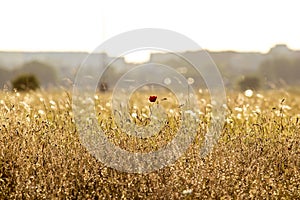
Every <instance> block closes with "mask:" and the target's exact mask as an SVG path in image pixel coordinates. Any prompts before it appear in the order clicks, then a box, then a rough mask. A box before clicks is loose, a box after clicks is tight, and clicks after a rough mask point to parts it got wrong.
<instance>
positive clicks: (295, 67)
mask: <svg viewBox="0 0 300 200" xmlns="http://www.w3.org/2000/svg"><path fill="white" fill-rule="evenodd" d="M299 5H300V3H298V1H296V0H294V1H292V0H286V1H273V2H271V1H258V0H254V1H253V0H252V1H238V0H228V1H217V0H212V1H196V0H195V1H168V0H164V1H157V0H154V1H149V2H147V1H137V0H128V1H116V0H110V1H108V0H107V1H99V0H97V1H76V2H74V1H58V0H54V1H37V0H28V1H16V0H12V1H1V2H0V27H1V29H0V30H1V32H0V84H1V85H0V86H1V88H3V87H4V85H8V86H9V83H10V80H12V79H14V78H15V77H17V76H18V75H20V74H22V73H34V74H35V75H36V76H37V77H38V79H39V80H40V82H41V84H42V86H44V87H52V86H63V87H70V86H71V85H72V81H73V80H74V75H75V73H76V69H77V67H78V66H79V65H80V63H81V62H82V61H83V59H84V58H85V57H86V56H87V55H88V53H91V52H92V51H93V50H94V49H95V48H96V47H97V46H98V45H100V44H101V43H102V42H103V41H104V40H106V39H108V38H110V37H112V36H115V35H117V34H120V33H122V32H125V31H130V30H132V29H137V28H148V27H151V28H164V29H170V30H173V31H176V32H179V33H182V34H184V35H186V36H187V37H189V38H191V39H192V40H194V41H195V42H197V43H198V44H199V45H200V46H201V47H202V48H204V49H207V50H208V51H209V52H210V55H211V56H212V58H213V59H214V61H215V62H216V64H217V65H218V67H219V68H220V70H221V72H222V75H223V77H224V82H225V84H226V86H227V88H233V89H236V88H239V89H245V88H243V84H245V83H243V81H244V80H245V79H246V85H249V84H250V86H251V88H253V89H270V88H279V87H290V86H292V87H298V85H299V84H300V83H299V81H298V79H299V77H300V64H299V63H300V62H299V59H300V53H299V51H297V50H298V49H300V40H299V36H300V28H299V19H300V12H299ZM276 45H277V46H276ZM178 51H181V52H185V51H197V49H180V48H179V49H178ZM106 53H107V55H106V54H103V55H102V54H101V55H94V57H95V63H94V64H93V65H94V66H91V68H93V69H94V70H96V69H97V67H99V66H100V67H101V66H102V65H103V63H97V58H98V57H99V56H100V57H102V58H103V56H104V57H105V60H106V61H109V60H111V59H113V57H114V56H116V55H112V54H111V52H106ZM149 61H156V62H164V63H165V64H169V65H171V66H173V67H175V68H176V69H177V70H178V71H180V72H183V73H184V74H185V75H186V76H187V77H193V72H185V69H184V67H185V66H184V65H185V64H184V63H182V61H180V60H178V58H176V57H174V56H172V55H169V54H159V53H153V52H152V54H151V52H150V53H149V52H140V53H135V54H132V55H128V56H126V57H125V59H123V58H120V59H118V60H117V62H115V63H114V64H113V66H112V67H111V69H110V72H108V73H107V75H106V77H104V80H102V81H103V82H107V83H108V85H109V84H112V83H113V82H114V80H115V79H116V78H118V76H120V74H122V72H124V71H125V70H127V69H129V68H131V67H133V66H135V64H134V63H137V62H139V63H140V62H149ZM247 81H248V82H247ZM244 82H245V81H244ZM252 82H255V83H254V85H253V84H252ZM195 84H196V85H197V84H198V85H201V84H202V83H201V80H199V81H198V80H196V81H195ZM250 86H249V87H250Z"/></svg>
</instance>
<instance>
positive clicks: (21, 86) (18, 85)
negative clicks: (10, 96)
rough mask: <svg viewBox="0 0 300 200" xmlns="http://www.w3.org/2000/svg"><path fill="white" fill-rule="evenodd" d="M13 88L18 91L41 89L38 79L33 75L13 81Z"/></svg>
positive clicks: (24, 75) (23, 76) (21, 76)
mask: <svg viewBox="0 0 300 200" xmlns="http://www.w3.org/2000/svg"><path fill="white" fill-rule="evenodd" d="M12 86H13V88H14V89H16V90H17V91H28V90H36V89H38V88H39V87H40V85H39V82H38V80H37V78H36V77H35V76H34V75H32V74H23V75H20V76H18V77H17V78H16V79H14V80H13V81H12Z"/></svg>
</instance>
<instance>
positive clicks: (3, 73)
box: [0, 67, 12, 89]
mask: <svg viewBox="0 0 300 200" xmlns="http://www.w3.org/2000/svg"><path fill="white" fill-rule="evenodd" d="M11 77H12V73H11V71H8V70H6V69H4V68H1V67H0V89H2V88H3V86H4V85H5V84H6V83H8V82H10V79H11Z"/></svg>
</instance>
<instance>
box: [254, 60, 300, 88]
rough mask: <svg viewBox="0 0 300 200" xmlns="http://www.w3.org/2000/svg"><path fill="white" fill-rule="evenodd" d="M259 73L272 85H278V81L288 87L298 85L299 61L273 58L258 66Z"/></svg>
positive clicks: (299, 74)
mask: <svg viewBox="0 0 300 200" xmlns="http://www.w3.org/2000/svg"><path fill="white" fill-rule="evenodd" d="M259 72H260V73H261V74H262V75H263V76H264V77H265V78H266V79H267V80H268V81H270V82H272V83H273V84H277V85H278V84H279V80H282V81H284V82H285V83H287V84H289V85H294V84H299V78H300V59H299V58H286V57H275V58H272V59H267V60H265V61H264V62H262V64H261V65H260V68H259Z"/></svg>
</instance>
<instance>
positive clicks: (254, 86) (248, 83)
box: [238, 76, 261, 91]
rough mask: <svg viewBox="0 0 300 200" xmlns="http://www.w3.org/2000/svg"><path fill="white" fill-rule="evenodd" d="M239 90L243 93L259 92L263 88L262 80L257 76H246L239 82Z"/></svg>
mask: <svg viewBox="0 0 300 200" xmlns="http://www.w3.org/2000/svg"><path fill="white" fill-rule="evenodd" d="M238 85H239V88H240V89H241V90H242V91H245V90H248V89H251V90H258V89H259V88H260V86H261V82H260V78H259V77H256V76H245V77H243V78H242V79H241V80H240V81H239V82H238Z"/></svg>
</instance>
